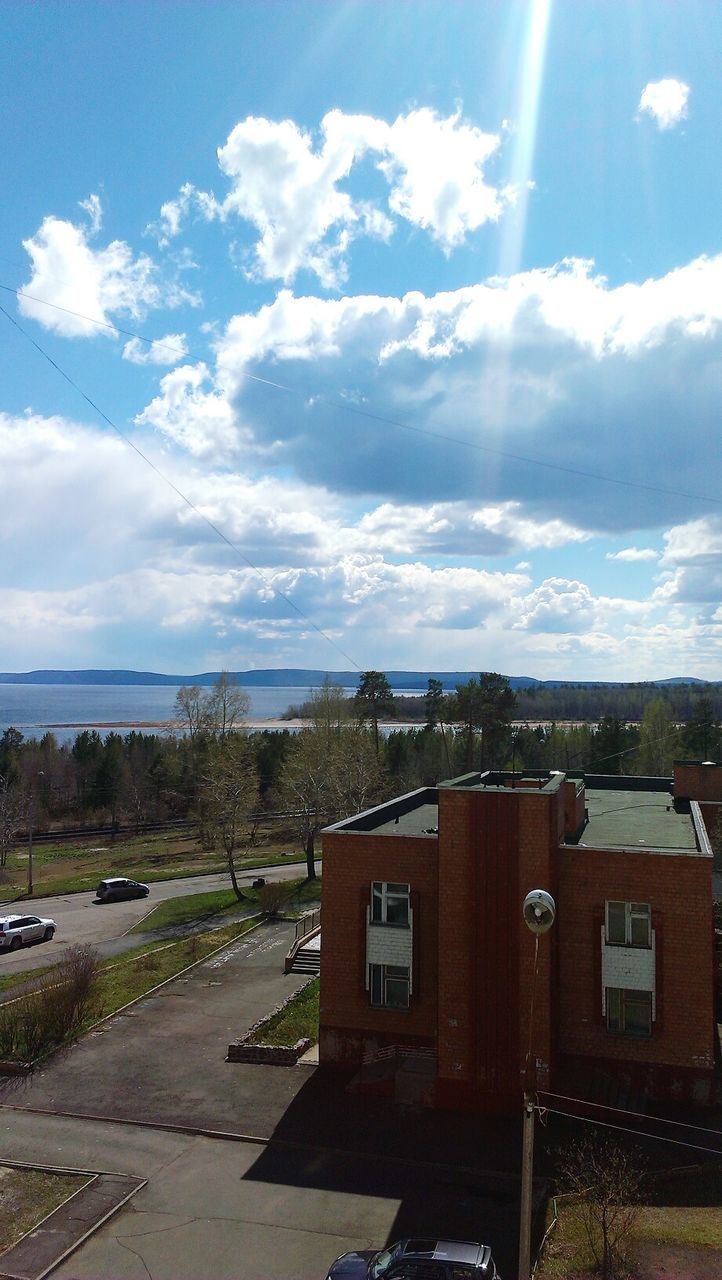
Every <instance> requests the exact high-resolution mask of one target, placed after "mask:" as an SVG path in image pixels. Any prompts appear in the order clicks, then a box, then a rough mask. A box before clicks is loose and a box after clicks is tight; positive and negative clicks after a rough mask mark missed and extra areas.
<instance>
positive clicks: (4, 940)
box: [0, 916, 55, 951]
mask: <svg viewBox="0 0 722 1280" xmlns="http://www.w3.org/2000/svg"><path fill="white" fill-rule="evenodd" d="M54 933H55V921H54V920H43V919H42V918H41V917H40V916H4V917H3V916H0V951H17V950H18V948H19V947H24V946H26V945H28V944H29V943H31V942H50V941H51V939H52V937H53V934H54Z"/></svg>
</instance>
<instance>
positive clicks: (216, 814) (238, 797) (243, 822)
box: [200, 733, 258, 901]
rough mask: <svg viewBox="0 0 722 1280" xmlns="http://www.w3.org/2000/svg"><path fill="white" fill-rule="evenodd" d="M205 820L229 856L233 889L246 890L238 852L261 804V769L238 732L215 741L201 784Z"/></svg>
mask: <svg viewBox="0 0 722 1280" xmlns="http://www.w3.org/2000/svg"><path fill="white" fill-rule="evenodd" d="M200 793H201V801H202V805H203V813H204V821H205V823H206V824H207V827H208V831H209V833H210V834H211V835H212V837H213V839H214V842H215V843H219V844H220V845H221V846H222V848H223V851H224V853H225V855H226V861H227V863H228V874H229V875H230V877H231V884H232V886H233V892H234V893H235V895H236V897H237V898H238V899H239V901H240V900H242V899H243V897H244V893H243V890H242V889H241V887H240V885H239V883H238V878H237V875H236V864H235V854H236V850H237V848H238V846H239V844H240V843H241V841H242V839H243V834H244V831H246V829H247V826H248V817H249V815H250V814H251V813H252V812H253V810H254V809H255V807H256V806H257V804H258V771H257V769H256V764H255V760H254V756H253V751H252V750H251V746H250V743H249V741H248V738H247V737H245V735H244V734H240V733H234V734H232V735H231V736H230V737H229V736H226V737H224V738H223V739H221V740H219V741H217V742H215V743H213V744H212V745H211V746H210V748H209V750H208V753H207V756H206V760H205V763H204V771H203V774H202V777H201V783H200Z"/></svg>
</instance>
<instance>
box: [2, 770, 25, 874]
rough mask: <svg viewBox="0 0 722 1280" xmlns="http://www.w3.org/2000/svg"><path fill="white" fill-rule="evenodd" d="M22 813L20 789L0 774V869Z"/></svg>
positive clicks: (5, 861)
mask: <svg viewBox="0 0 722 1280" xmlns="http://www.w3.org/2000/svg"><path fill="white" fill-rule="evenodd" d="M23 813H24V799H23V795H22V792H21V789H20V787H19V786H18V785H17V784H14V783H13V782H12V781H11V780H10V778H9V777H7V776H5V775H4V774H0V867H5V866H7V860H8V854H9V853H10V851H11V849H12V847H13V844H14V842H15V835H16V832H17V829H18V827H19V826H20V823H21V822H22V817H23Z"/></svg>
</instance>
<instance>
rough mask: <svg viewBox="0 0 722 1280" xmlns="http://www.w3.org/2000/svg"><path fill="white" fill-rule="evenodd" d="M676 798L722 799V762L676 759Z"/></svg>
mask: <svg viewBox="0 0 722 1280" xmlns="http://www.w3.org/2000/svg"><path fill="white" fill-rule="evenodd" d="M674 798H675V800H722V764H700V763H698V762H697V761H687V760H675V762H674Z"/></svg>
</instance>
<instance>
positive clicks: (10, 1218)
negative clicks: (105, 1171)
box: [0, 1165, 89, 1252]
mask: <svg viewBox="0 0 722 1280" xmlns="http://www.w3.org/2000/svg"><path fill="white" fill-rule="evenodd" d="M88 1181H89V1179H88V1178H87V1177H86V1176H85V1174H70V1173H46V1172H45V1170H43V1169H13V1168H11V1167H10V1166H9V1165H0V1252H3V1251H4V1250H5V1249H9V1248H10V1246H11V1245H13V1244H16V1243H17V1241H18V1240H19V1239H20V1237H21V1236H23V1235H24V1234H25V1232H26V1231H30V1230H32V1228H33V1227H34V1226H36V1225H37V1223H38V1222H40V1221H41V1220H42V1219H43V1218H45V1217H47V1215H48V1214H49V1213H52V1211H53V1209H57V1208H58V1205H61V1204H62V1203H63V1201H64V1200H67V1198H68V1196H71V1195H72V1194H73V1192H74V1191H77V1190H78V1189H79V1188H80V1187H82V1186H84V1185H85V1183H86V1182H88Z"/></svg>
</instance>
